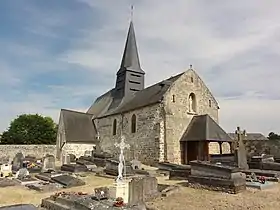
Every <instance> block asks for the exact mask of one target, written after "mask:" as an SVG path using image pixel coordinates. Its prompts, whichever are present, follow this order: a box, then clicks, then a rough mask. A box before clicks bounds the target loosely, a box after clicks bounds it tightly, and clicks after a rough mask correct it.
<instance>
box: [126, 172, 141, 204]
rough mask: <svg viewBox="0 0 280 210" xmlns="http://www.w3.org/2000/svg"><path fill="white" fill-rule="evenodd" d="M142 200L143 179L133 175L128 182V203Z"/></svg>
mask: <svg viewBox="0 0 280 210" xmlns="http://www.w3.org/2000/svg"><path fill="white" fill-rule="evenodd" d="M143 201H144V179H143V178H142V177H134V178H132V180H131V181H130V182H129V204H132V205H134V204H137V203H139V202H143Z"/></svg>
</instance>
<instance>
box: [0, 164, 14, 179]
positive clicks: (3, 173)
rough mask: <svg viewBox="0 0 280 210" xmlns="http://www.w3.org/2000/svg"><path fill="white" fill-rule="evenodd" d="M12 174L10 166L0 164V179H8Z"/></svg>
mask: <svg viewBox="0 0 280 210" xmlns="http://www.w3.org/2000/svg"><path fill="white" fill-rule="evenodd" d="M11 174H12V165H11V164H8V163H7V164H2V165H1V168H0V177H8V176H10V175H11Z"/></svg>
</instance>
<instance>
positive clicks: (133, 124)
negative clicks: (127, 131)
mask: <svg viewBox="0 0 280 210" xmlns="http://www.w3.org/2000/svg"><path fill="white" fill-rule="evenodd" d="M131 133H136V115H135V114H133V115H132V117H131Z"/></svg>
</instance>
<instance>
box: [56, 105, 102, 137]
mask: <svg viewBox="0 0 280 210" xmlns="http://www.w3.org/2000/svg"><path fill="white" fill-rule="evenodd" d="M61 117H62V120H63V124H64V129H65V137H66V142H68V143H69V142H72V143H75V142H79V143H81V142H82V143H83V142H84V143H94V142H95V139H96V133H97V132H96V128H95V126H94V124H93V122H92V117H93V115H91V114H86V113H83V112H77V111H72V110H66V109H61Z"/></svg>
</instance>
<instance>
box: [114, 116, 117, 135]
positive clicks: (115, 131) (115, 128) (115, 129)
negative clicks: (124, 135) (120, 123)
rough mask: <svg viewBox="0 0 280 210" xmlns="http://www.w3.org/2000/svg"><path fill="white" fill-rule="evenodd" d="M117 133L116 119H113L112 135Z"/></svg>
mask: <svg viewBox="0 0 280 210" xmlns="http://www.w3.org/2000/svg"><path fill="white" fill-rule="evenodd" d="M116 134H117V120H116V119H114V122H113V135H116Z"/></svg>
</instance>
